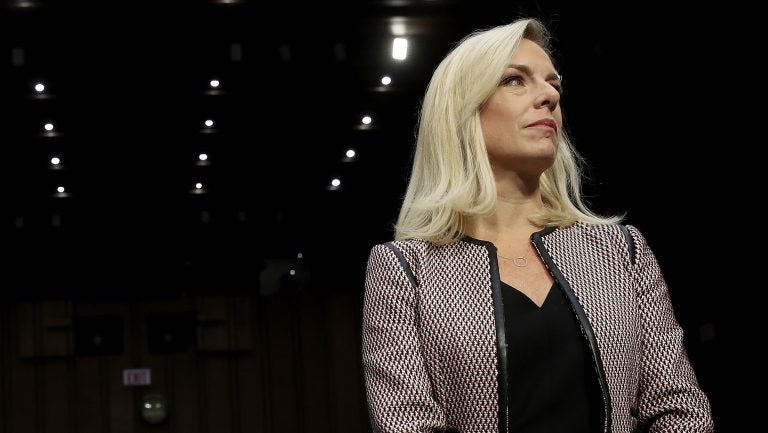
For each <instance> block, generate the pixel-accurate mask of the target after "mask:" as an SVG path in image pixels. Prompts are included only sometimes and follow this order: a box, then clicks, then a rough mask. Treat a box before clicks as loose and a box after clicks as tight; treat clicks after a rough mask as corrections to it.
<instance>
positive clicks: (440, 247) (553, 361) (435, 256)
mask: <svg viewBox="0 0 768 433" xmlns="http://www.w3.org/2000/svg"><path fill="white" fill-rule="evenodd" d="M548 39H549V38H548V32H547V30H546V28H545V27H544V26H543V25H542V24H541V23H540V22H539V21H536V20H530V19H524V20H518V21H515V22H513V23H511V24H508V25H505V26H500V27H496V28H493V29H490V30H486V31H482V32H476V33H473V34H472V35H469V36H468V37H467V38H465V39H464V40H463V41H462V42H461V43H460V44H459V45H458V46H457V47H456V48H455V49H454V50H453V51H452V52H451V53H450V54H449V55H448V56H447V57H446V58H445V59H444V60H443V61H442V62H441V63H440V65H439V66H438V67H437V69H436V70H435V72H434V75H433V77H432V80H431V82H430V84H429V87H428V89H427V91H426V95H425V97H424V100H423V105H422V111H421V117H420V123H419V133H418V139H417V143H416V151H415V156H414V162H413V169H412V173H411V178H410V182H409V185H408V189H407V192H406V195H405V199H404V201H403V205H402V209H401V211H400V216H399V218H398V222H397V225H396V233H395V238H396V240H395V241H393V242H389V243H386V244H382V245H377V246H375V247H374V248H373V249H372V251H371V255H370V258H369V262H368V268H367V274H366V287H365V303H364V317H363V365H364V372H365V384H366V390H367V396H368V405H369V409H370V417H371V421H372V425H373V429H374V431H376V432H387V433H389V432H449V431H450V432H462V433H470V432H478V433H480V432H482V433H489V432H510V433H513V432H525V433H537V432H547V433H560V432H562V433H566V432H567V433H586V432H590V433H594V432H615V433H630V432H636V431H648V432H670V433H671V432H686V433H693V432H711V431H712V430H713V427H712V419H711V414H710V407H709V402H708V400H707V398H706V396H705V395H704V394H703V393H702V391H701V390H700V388H699V386H698V384H697V380H696V377H695V374H694V372H693V371H692V369H691V366H690V363H689V361H688V358H687V355H686V352H685V348H684V346H683V335H682V330H681V328H680V326H679V325H678V323H677V322H676V319H675V316H674V312H673V310H672V306H671V303H670V299H669V295H668V292H667V287H666V284H665V282H664V279H663V276H662V274H661V272H660V269H659V266H658V264H657V262H656V259H655V257H654V254H653V252H652V251H651V249H650V248H649V246H648V244H647V243H646V241H645V240H644V238H643V236H642V234H641V233H640V232H639V231H638V230H637V229H636V228H634V227H632V226H626V225H622V224H620V221H619V218H618V217H610V218H605V217H601V216H598V215H596V214H594V213H592V212H590V211H589V209H587V207H586V206H585V204H584V203H583V202H582V200H581V198H580V176H581V173H580V170H579V159H578V156H577V154H576V152H575V151H574V149H573V147H572V146H571V144H570V143H569V141H568V139H567V137H566V134H565V132H564V131H563V115H562V112H561V105H560V98H561V93H562V84H561V77H560V75H559V74H558V72H557V70H556V69H555V67H554V65H553V62H552V59H551V56H550V54H549V40H548Z"/></svg>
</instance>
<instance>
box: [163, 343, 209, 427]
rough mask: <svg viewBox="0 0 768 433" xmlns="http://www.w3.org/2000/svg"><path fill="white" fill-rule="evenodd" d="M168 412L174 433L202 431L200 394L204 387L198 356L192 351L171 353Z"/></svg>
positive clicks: (202, 408)
mask: <svg viewBox="0 0 768 433" xmlns="http://www.w3.org/2000/svg"><path fill="white" fill-rule="evenodd" d="M169 358H170V365H171V367H170V371H169V372H168V404H169V406H170V409H169V410H170V412H169V414H168V417H169V424H170V431H171V432H172V433H201V432H202V431H203V430H202V426H201V422H200V420H201V416H200V414H201V412H202V411H204V406H202V405H201V404H200V399H199V398H198V396H199V395H200V394H201V392H202V389H201V386H200V382H201V381H200V376H199V375H198V374H197V358H196V357H195V356H194V355H193V354H192V353H191V352H188V353H179V354H173V355H169Z"/></svg>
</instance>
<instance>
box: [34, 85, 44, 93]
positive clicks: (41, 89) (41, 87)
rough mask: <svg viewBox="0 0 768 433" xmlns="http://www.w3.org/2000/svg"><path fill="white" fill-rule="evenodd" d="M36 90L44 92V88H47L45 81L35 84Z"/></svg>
mask: <svg viewBox="0 0 768 433" xmlns="http://www.w3.org/2000/svg"><path fill="white" fill-rule="evenodd" d="M35 90H36V91H37V92H42V91H43V90H45V85H44V84H43V83H37V84H35Z"/></svg>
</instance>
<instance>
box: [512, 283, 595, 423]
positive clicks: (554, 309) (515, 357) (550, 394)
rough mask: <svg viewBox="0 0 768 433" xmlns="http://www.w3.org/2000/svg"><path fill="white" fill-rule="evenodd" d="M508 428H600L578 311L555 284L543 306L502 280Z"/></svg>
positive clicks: (592, 376) (591, 367)
mask: <svg viewBox="0 0 768 433" xmlns="http://www.w3.org/2000/svg"><path fill="white" fill-rule="evenodd" d="M501 293H502V299H503V302H504V328H505V331H506V335H507V368H508V375H507V377H508V385H509V386H508V389H509V417H508V419H509V433H545V432H546V433H597V432H602V430H603V419H602V418H603V403H602V397H601V395H600V389H599V382H598V381H597V376H596V373H595V370H594V368H593V366H592V360H591V357H590V353H589V349H588V347H587V343H586V341H585V339H584V337H583V336H582V334H581V331H580V328H579V324H578V322H577V320H576V316H575V315H574V313H573V311H572V310H571V307H570V305H569V304H568V300H567V299H566V298H565V294H564V293H563V291H562V290H561V289H560V287H559V286H558V285H557V283H555V284H554V285H553V286H552V288H551V289H550V290H549V293H548V294H547V297H546V299H545V300H544V303H543V304H542V306H541V307H539V306H538V305H536V304H535V303H534V302H533V301H532V300H531V299H530V298H529V297H528V296H526V295H525V294H523V293H522V292H520V291H518V290H517V289H515V288H514V287H511V286H510V285H508V284H506V283H504V282H502V283H501Z"/></svg>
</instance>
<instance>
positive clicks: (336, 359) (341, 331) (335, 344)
mask: <svg viewBox="0 0 768 433" xmlns="http://www.w3.org/2000/svg"><path fill="white" fill-rule="evenodd" d="M355 300H356V298H354V297H353V296H352V295H349V294H336V295H334V296H333V297H331V302H330V305H329V307H330V311H329V314H330V317H329V320H330V322H331V325H332V329H331V332H330V333H329V335H330V337H331V339H332V341H331V347H332V350H333V358H332V359H333V379H334V390H335V392H334V397H335V398H334V401H335V403H336V413H335V415H336V422H335V425H336V431H340V432H346V431H349V432H352V431H361V429H362V428H363V426H365V425H366V424H367V415H366V413H367V412H365V411H364V405H363V404H362V402H363V393H362V387H361V382H362V371H361V368H360V367H361V366H360V357H361V355H360V346H359V335H360V327H359V325H358V322H359V321H358V319H357V315H358V310H357V309H356V308H355V305H356V302H355Z"/></svg>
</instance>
